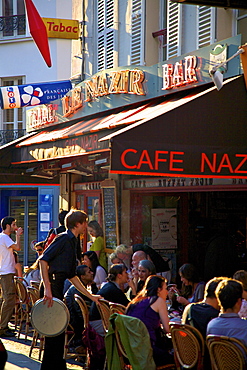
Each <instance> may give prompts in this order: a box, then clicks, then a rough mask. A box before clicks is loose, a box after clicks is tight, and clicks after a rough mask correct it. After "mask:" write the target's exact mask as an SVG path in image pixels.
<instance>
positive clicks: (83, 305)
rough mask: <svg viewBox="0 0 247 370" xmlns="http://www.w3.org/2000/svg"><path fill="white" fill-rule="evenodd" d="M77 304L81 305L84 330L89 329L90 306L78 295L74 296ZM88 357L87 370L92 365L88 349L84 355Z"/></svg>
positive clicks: (85, 367)
mask: <svg viewBox="0 0 247 370" xmlns="http://www.w3.org/2000/svg"><path fill="white" fill-rule="evenodd" d="M74 297H75V301H76V303H77V304H78V305H79V307H80V310H81V314H82V317H83V322H84V324H83V325H84V330H87V329H88V326H89V311H88V306H87V304H86V302H85V301H84V299H83V298H81V297H80V296H79V295H78V294H75V295H74ZM84 356H85V357H86V361H85V365H84V369H85V370H87V369H89V363H90V357H89V351H88V348H86V353H85V355H84Z"/></svg>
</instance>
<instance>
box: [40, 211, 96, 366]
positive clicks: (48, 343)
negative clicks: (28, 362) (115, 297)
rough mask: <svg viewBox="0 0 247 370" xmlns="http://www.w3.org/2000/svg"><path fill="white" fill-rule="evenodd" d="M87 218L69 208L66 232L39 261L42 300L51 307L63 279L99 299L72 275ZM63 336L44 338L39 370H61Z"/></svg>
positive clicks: (59, 292)
mask: <svg viewBox="0 0 247 370" xmlns="http://www.w3.org/2000/svg"><path fill="white" fill-rule="evenodd" d="M87 221H88V217H87V215H86V213H85V212H83V211H78V210H76V209H72V210H71V211H70V212H69V213H68V214H67V215H66V217H65V226H66V229H67V230H66V231H65V232H63V233H61V234H59V235H58V236H57V237H56V239H54V241H53V242H52V243H51V244H50V245H49V247H48V248H47V249H46V250H45V251H44V254H43V255H42V256H41V257H40V258H39V263H40V269H41V276H42V279H43V283H44V301H45V303H46V301H47V304H48V307H51V306H52V303H53V301H52V298H53V297H56V298H58V299H60V300H63V288H64V282H65V280H66V279H69V280H70V281H71V283H72V284H73V285H74V286H75V287H76V288H77V289H78V290H79V291H80V292H81V293H83V294H85V295H86V296H87V297H89V298H90V299H91V300H93V301H95V302H96V301H98V298H100V297H99V296H95V295H91V294H90V293H89V292H88V291H87V289H86V288H85V287H84V285H83V284H82V282H81V281H80V279H79V278H78V276H76V249H77V243H78V235H79V234H84V232H85V231H86V228H87ZM64 339H65V334H64V333H62V334H60V335H58V336H56V337H46V338H45V349H44V356H43V361H42V364H41V370H54V369H59V370H65V369H66V361H65V360H64V359H63V351H64Z"/></svg>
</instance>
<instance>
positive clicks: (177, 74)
mask: <svg viewBox="0 0 247 370" xmlns="http://www.w3.org/2000/svg"><path fill="white" fill-rule="evenodd" d="M196 64H197V59H196V56H190V55H189V56H187V57H185V58H184V60H181V61H179V62H176V63H174V64H171V63H169V64H167V63H166V64H163V65H162V68H163V87H162V90H168V89H172V88H173V87H180V86H183V85H187V84H191V83H193V82H197V80H198V79H197V74H196Z"/></svg>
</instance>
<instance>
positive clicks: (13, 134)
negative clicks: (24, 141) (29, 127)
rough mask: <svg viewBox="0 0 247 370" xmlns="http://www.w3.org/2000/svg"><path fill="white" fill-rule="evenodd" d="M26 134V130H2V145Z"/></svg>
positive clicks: (0, 139) (0, 136) (0, 140)
mask: <svg viewBox="0 0 247 370" xmlns="http://www.w3.org/2000/svg"><path fill="white" fill-rule="evenodd" d="M25 134H26V130H25V129H22V130H0V146H2V145H4V144H7V143H10V142H11V141H13V140H16V139H18V138H19V137H22V136H24V135H25Z"/></svg>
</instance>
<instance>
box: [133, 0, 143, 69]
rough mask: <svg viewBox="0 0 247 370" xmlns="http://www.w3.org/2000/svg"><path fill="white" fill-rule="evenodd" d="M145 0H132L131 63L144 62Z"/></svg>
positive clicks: (141, 63)
mask: <svg viewBox="0 0 247 370" xmlns="http://www.w3.org/2000/svg"><path fill="white" fill-rule="evenodd" d="M144 7H145V4H144V0H132V15H131V59H130V63H131V64H140V65H143V63H144V34H145V27H144V15H145V10H144Z"/></svg>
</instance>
